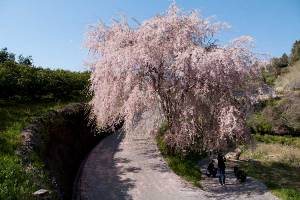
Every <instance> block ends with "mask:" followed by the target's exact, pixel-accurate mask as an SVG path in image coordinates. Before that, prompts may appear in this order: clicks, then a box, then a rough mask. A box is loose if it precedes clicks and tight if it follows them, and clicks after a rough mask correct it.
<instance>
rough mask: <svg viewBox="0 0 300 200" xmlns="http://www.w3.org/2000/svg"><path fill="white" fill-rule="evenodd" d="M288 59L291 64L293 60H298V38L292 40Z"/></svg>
mask: <svg viewBox="0 0 300 200" xmlns="http://www.w3.org/2000/svg"><path fill="white" fill-rule="evenodd" d="M290 59H291V64H294V63H295V62H297V61H298V60H300V40H296V41H295V42H294V44H293V47H292V52H291V56H290Z"/></svg>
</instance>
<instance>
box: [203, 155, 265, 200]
mask: <svg viewBox="0 0 300 200" xmlns="http://www.w3.org/2000/svg"><path fill="white" fill-rule="evenodd" d="M207 163H208V162H207V161H205V160H204V161H201V162H200V163H199V164H200V167H201V171H202V181H201V185H202V186H203V188H204V190H205V191H208V192H210V193H211V194H207V195H206V197H207V198H215V199H217V200H219V199H220V200H221V199H226V198H228V197H231V198H234V197H236V198H240V197H241V196H244V197H245V198H247V197H249V198H250V197H251V196H252V195H264V194H265V193H266V192H268V189H267V187H266V186H265V185H264V184H263V183H261V182H259V181H257V180H255V179H254V178H252V177H247V179H246V182H245V183H240V182H239V181H237V180H236V177H235V176H234V172H233V169H232V166H231V165H227V168H226V172H225V173H226V184H225V186H221V185H220V184H219V181H218V176H219V175H218V174H217V177H216V178H212V177H207V176H206V168H207Z"/></svg>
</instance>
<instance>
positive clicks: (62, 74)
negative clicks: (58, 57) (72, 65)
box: [0, 61, 90, 100]
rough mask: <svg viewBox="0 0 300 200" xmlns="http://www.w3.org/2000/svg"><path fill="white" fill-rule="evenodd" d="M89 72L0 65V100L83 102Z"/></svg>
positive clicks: (15, 64) (7, 64)
mask: <svg viewBox="0 0 300 200" xmlns="http://www.w3.org/2000/svg"><path fill="white" fill-rule="evenodd" d="M89 76H90V74H89V72H71V71H66V70H50V69H43V68H36V67H32V66H28V65H22V64H18V63H16V62H14V61H5V62H3V63H0V98H2V99H20V100H32V99H55V100H58V99H60V100H72V99H77V100H85V99H86V94H85V90H86V89H87V87H88V86H89Z"/></svg>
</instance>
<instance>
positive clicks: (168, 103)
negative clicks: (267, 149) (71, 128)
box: [87, 5, 260, 151]
mask: <svg viewBox="0 0 300 200" xmlns="http://www.w3.org/2000/svg"><path fill="white" fill-rule="evenodd" d="M224 26H225V24H221V23H212V22H210V21H208V19H204V18H201V17H200V16H199V15H198V13H197V12H192V13H191V14H185V13H183V12H181V11H180V10H179V9H178V8H177V7H176V6H175V5H172V6H171V7H170V9H169V10H168V11H167V13H166V14H164V15H159V16H156V17H154V18H152V19H150V20H147V21H146V22H144V23H143V24H142V25H140V26H139V27H135V28H131V27H130V26H129V25H128V23H127V21H126V20H125V19H122V20H121V21H120V22H114V23H113V24H112V26H107V25H104V24H102V23H100V24H99V25H98V26H96V27H94V28H92V30H91V31H90V32H89V34H88V35H89V38H88V40H87V47H88V48H89V50H90V52H94V54H92V56H94V57H92V58H93V60H92V62H91V63H92V64H90V66H91V68H92V76H91V81H92V86H91V90H92V91H93V92H94V97H93V99H92V101H91V104H92V105H93V108H94V113H95V115H96V116H97V120H98V123H99V124H101V125H112V124H114V123H115V120H116V119H120V116H121V117H123V118H125V128H126V129H127V131H128V130H130V129H131V128H132V127H136V126H137V125H138V122H139V119H141V118H142V117H143V116H145V114H147V113H148V112H151V113H152V115H151V117H152V118H154V119H156V120H166V121H167V123H168V127H170V129H169V130H168V132H167V133H166V137H165V141H166V144H167V145H169V146H170V147H171V149H176V150H178V151H186V150H187V151H202V150H205V149H216V148H222V147H224V146H226V145H225V144H227V143H228V142H229V141H234V142H236V141H241V140H244V139H246V138H248V131H247V127H246V124H245V116H246V114H247V112H248V106H249V105H250V104H251V103H252V100H253V99H255V98H254V97H255V94H254V93H253V91H256V90H257V89H258V86H260V82H259V81H258V80H259V79H258V78H259V76H260V70H258V69H259V67H260V64H259V60H257V59H256V58H255V57H254V54H253V53H251V51H250V50H249V48H250V47H251V41H252V38H250V37H248V36H244V37H241V38H239V39H236V40H233V41H232V42H231V43H230V44H228V45H227V46H225V47H222V46H219V45H217V44H216V43H212V42H211V41H215V38H214V37H213V36H214V35H215V34H216V33H218V32H219V31H220V30H221V29H222V28H223V27H224ZM156 113H158V114H156ZM161 116H162V117H161ZM156 125H158V124H156ZM147 127H148V128H150V130H153V128H154V127H152V126H150V125H147ZM142 131H143V132H144V131H146V130H142Z"/></svg>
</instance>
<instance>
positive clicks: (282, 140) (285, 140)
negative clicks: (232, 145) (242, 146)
mask: <svg viewBox="0 0 300 200" xmlns="http://www.w3.org/2000/svg"><path fill="white" fill-rule="evenodd" d="M253 137H254V138H255V140H256V141H257V142H263V143H266V144H282V145H291V146H295V147H298V148H300V138H299V137H292V136H290V135H285V136H279V135H267V134H266V135H261V134H255V135H253Z"/></svg>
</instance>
